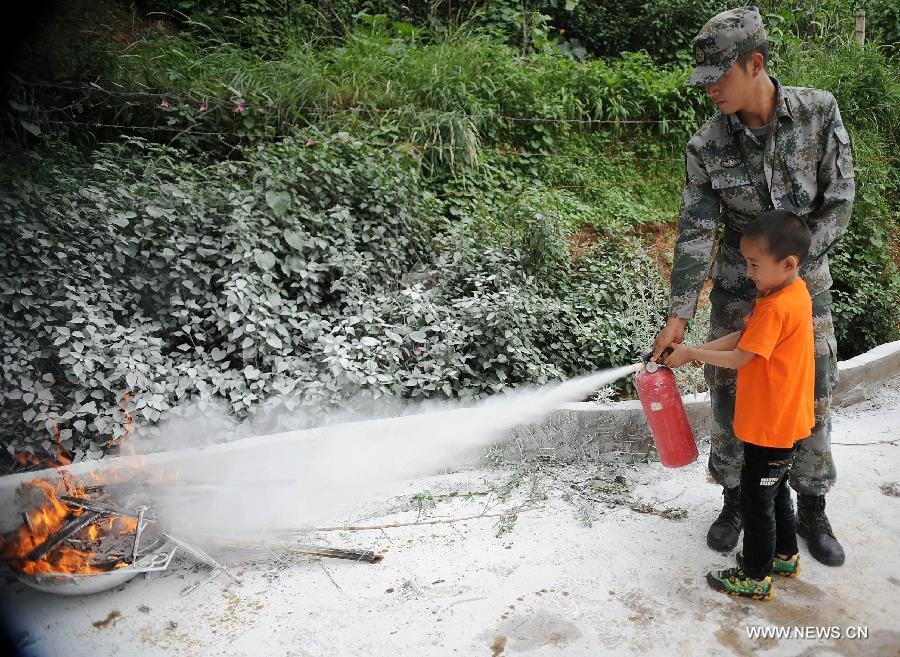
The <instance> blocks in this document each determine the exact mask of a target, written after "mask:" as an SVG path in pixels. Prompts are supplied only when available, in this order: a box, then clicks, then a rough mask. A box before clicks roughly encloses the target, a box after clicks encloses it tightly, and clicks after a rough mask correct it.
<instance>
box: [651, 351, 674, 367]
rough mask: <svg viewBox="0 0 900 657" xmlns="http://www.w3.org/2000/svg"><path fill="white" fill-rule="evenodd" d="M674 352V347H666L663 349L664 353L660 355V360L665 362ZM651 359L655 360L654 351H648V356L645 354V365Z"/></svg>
mask: <svg viewBox="0 0 900 657" xmlns="http://www.w3.org/2000/svg"><path fill="white" fill-rule="evenodd" d="M673 351H675V348H674V347H666V348H665V349H663V350H662V353H660V355H659V358H660V360H665V359H666V358H667V357H668V356H669V355H671V353H672V352H673ZM651 358H653V352H652V351H648V352H647V353H646V354H644V362H645V363H649V362H650V359H651ZM660 364H662V363H660Z"/></svg>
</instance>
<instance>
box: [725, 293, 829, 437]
mask: <svg viewBox="0 0 900 657" xmlns="http://www.w3.org/2000/svg"><path fill="white" fill-rule="evenodd" d="M737 346H738V348H739V349H743V350H744V351H750V352H753V353H754V354H756V356H754V357H753V358H752V359H751V360H750V361H749V362H747V364H745V365H744V366H743V367H741V368H740V369H738V371H737V394H736V395H735V405H734V433H735V435H736V436H737V437H738V438H740V439H741V440H743V441H744V442H747V443H752V444H753V445H760V446H762V447H791V446H792V445H793V444H794V442H795V441H797V440H802V439H803V438H807V437H809V435H810V433H812V428H813V425H815V423H816V421H815V415H814V413H813V400H814V395H815V375H816V361H815V343H814V339H813V322H812V299H811V298H810V296H809V290H807V288H806V283H805V282H804V281H803V279H800V278H798V279H797V280H796V281H794V282H793V283H791V284H790V285H788V286H787V287H785V288H783V289H781V290H779V291H778V292H775V293H774V294H770V295H768V296H766V297H762V298H761V299H758V300H757V301H756V305H755V306H754V307H753V312H752V313H751V314H750V317H749V319H748V321H747V325H746V326H745V327H744V332H743V334H742V335H741V339H740V341H739V342H738V345H737Z"/></svg>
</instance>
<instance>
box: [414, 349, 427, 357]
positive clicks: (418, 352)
mask: <svg viewBox="0 0 900 657" xmlns="http://www.w3.org/2000/svg"><path fill="white" fill-rule="evenodd" d="M423 353H425V349H424V348H423V347H413V348H412V354H413V356H415V357H417V358H418V357H419V356H421V355H422V354H423Z"/></svg>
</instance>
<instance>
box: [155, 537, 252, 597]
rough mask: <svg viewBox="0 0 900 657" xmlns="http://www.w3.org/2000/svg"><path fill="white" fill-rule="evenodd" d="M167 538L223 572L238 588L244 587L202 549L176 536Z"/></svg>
mask: <svg viewBox="0 0 900 657" xmlns="http://www.w3.org/2000/svg"><path fill="white" fill-rule="evenodd" d="M165 536H166V538H168V539H169V540H171V541H172V542H173V543H175V544H176V545H178V546H179V547H181V548H183V549H184V550H185V551H187V552H189V553H191V554H193V555H194V556H195V557H196V558H197V559H199V560H200V561H202V562H203V563H205V564H206V565H207V566H209V567H211V568H212V569H213V570H221V571H222V572H223V573H224V574H225V575H226V577H228V579H230V580H231V581H232V582H234V583H235V584H237V585H238V586H243V584H241V582H240V580H238V579H237V578H236V577H235V576H234V575H232V574H231V573H230V572H228V569H227V568H226V567H225V566H223V565H222V564H220V563H219V562H218V561H216V560H215V559H213V558H212V557H211V556H210V555H208V554H207V553H206V552H204V551H203V550H201V549H200V548H198V547H194V546H193V545H191V544H189V543H187V542H185V541H184V539H181V538H177V537H175V536H172V535H171V534H165Z"/></svg>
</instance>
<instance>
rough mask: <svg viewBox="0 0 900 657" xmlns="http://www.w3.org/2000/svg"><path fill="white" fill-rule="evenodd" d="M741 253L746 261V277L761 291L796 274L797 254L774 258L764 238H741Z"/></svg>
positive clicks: (772, 287) (782, 282)
mask: <svg viewBox="0 0 900 657" xmlns="http://www.w3.org/2000/svg"><path fill="white" fill-rule="evenodd" d="M741 253H742V254H743V256H744V260H746V261H747V278H749V279H750V280H751V281H753V282H754V283H756V289H757V290H759V291H761V292H762V291H769V290H773V289H775V288H777V287H780V286H781V285H783V284H784V283H785V282H787V281H788V280H789V279H791V278H793V277H794V276H796V274H797V267H798V265H799V259H798V258H797V256H788V257H787V258H785V259H784V260H780V261H779V260H776V259H775V257H774V256H773V255H772V254H771V253H769V249H768V245H767V244H766V241H765V239H762V238H753V237H745V238H743V239H741Z"/></svg>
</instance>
